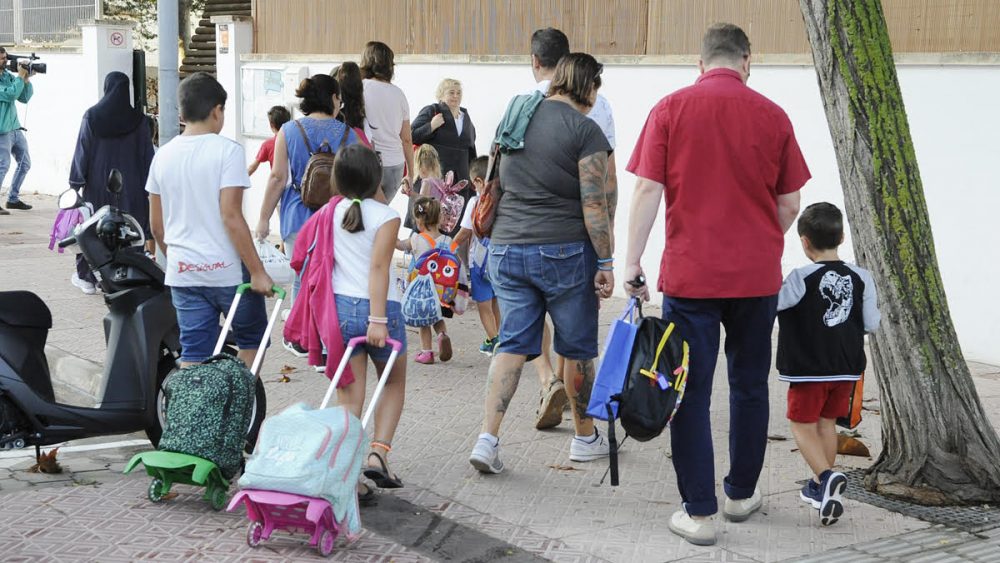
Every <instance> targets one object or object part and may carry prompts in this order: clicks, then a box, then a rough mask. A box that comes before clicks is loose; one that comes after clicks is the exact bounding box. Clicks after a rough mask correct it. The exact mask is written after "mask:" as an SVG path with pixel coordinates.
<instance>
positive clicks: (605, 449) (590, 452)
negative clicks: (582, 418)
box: [569, 427, 611, 461]
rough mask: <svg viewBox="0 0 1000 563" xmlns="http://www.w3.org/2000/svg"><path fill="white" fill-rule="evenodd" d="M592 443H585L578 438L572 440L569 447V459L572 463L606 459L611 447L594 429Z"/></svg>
mask: <svg viewBox="0 0 1000 563" xmlns="http://www.w3.org/2000/svg"><path fill="white" fill-rule="evenodd" d="M592 438H593V442H587V441H586V440H581V439H580V438H575V437H574V438H573V441H572V442H570V445H569V458H570V459H571V460H573V461H594V460H595V459H601V458H605V457H608V455H609V454H610V451H611V447H610V446H609V445H608V441H607V440H605V439H604V436H601V434H600V433H599V432H598V431H597V428H596V427H595V428H594V435H593V436H592Z"/></svg>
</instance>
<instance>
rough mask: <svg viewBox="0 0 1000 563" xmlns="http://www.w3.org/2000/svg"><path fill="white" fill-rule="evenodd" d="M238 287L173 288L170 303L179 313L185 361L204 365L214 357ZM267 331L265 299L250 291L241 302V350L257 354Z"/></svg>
mask: <svg viewBox="0 0 1000 563" xmlns="http://www.w3.org/2000/svg"><path fill="white" fill-rule="evenodd" d="M235 297H236V286H228V287H171V288H170V299H171V301H173V304H174V309H175V310H176V311H177V324H178V325H179V326H180V332H181V361H182V362H192V363H198V362H204V361H205V360H207V359H209V358H210V357H212V352H214V351H215V343H216V341H218V339H219V330H221V328H222V327H221V325H220V322H219V316H220V315H225V314H226V313H228V312H229V307H230V306H231V305H232V304H233V298H235ZM266 330H267V306H266V305H265V303H264V296H263V295H261V294H259V293H254V292H252V291H247V292H246V293H244V294H243V297H241V298H240V304H239V307H237V308H236V316H235V318H233V333H234V334H235V336H236V345H237V346H238V347H239V349H240V350H256V349H257V347H258V346H259V345H260V341H261V340H262V339H263V338H264V332H265V331H266Z"/></svg>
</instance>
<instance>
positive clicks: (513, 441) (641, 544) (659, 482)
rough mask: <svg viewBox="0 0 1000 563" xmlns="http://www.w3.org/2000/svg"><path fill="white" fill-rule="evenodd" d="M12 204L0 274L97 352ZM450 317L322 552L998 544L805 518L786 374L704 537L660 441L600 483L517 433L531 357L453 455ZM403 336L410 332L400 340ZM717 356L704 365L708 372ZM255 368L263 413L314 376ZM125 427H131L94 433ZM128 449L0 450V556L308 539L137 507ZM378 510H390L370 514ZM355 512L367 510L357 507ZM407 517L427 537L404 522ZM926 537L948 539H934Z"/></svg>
mask: <svg viewBox="0 0 1000 563" xmlns="http://www.w3.org/2000/svg"><path fill="white" fill-rule="evenodd" d="M28 201H30V202H31V203H32V204H36V203H37V204H38V208H37V209H36V210H35V211H32V212H29V213H21V212H14V214H13V215H11V216H9V217H0V263H2V264H3V265H4V268H3V269H2V270H0V287H4V288H11V289H13V288H18V289H29V290H31V291H35V292H36V293H38V294H39V295H41V296H42V297H43V298H44V299H45V300H46V302H47V303H48V304H49V306H50V308H51V309H52V311H53V317H54V322H55V325H56V326H55V327H54V328H53V331H52V332H51V334H50V339H49V341H50V343H51V344H52V345H54V346H57V347H59V348H62V349H65V350H67V351H70V352H72V353H74V354H77V355H79V356H82V357H85V358H87V359H89V360H92V361H95V362H100V361H102V357H103V350H104V343H103V333H102V330H101V325H100V323H101V318H102V317H103V315H104V312H105V308H104V305H103V302H102V300H101V298H100V297H88V296H84V295H82V294H81V293H80V292H79V291H78V290H76V289H75V288H73V287H72V286H70V284H69V275H70V273H71V272H72V257H71V256H70V255H61V256H60V255H57V254H56V253H54V252H50V251H49V250H48V249H47V248H46V246H47V238H48V232H49V229H50V228H51V223H52V218H53V217H54V210H53V206H54V203H53V200H52V199H41V198H28ZM621 307H622V303H621V302H620V301H612V302H610V303H607V304H606V305H605V307H604V309H603V310H602V323H603V324H604V325H605V329H606V326H607V325H608V324H609V323H610V320H611V318H612V317H613V316H614V314H615V313H616V312H618V311H620V309H621ZM449 327H450V330H449V331H450V333H451V334H452V337H453V339H454V342H455V348H456V354H455V359H454V360H452V361H451V362H449V363H447V364H438V365H435V366H420V365H417V364H414V363H412V362H411V363H410V365H409V369H408V371H409V373H408V382H407V404H406V408H405V410H404V414H403V418H402V420H401V422H400V427H399V431H398V434H397V437H396V440H395V444H394V451H393V459H394V470H395V471H396V472H398V474H399V475H400V476H401V478H402V479H403V481H404V482H405V483H406V488H405V489H403V490H401V491H399V492H398V493H395V494H393V497H392V498H391V499H390V498H384V499H383V502H381V503H380V507H379V508H377V509H374V511H373V512H370V513H367V514H368V515H369V518H368V519H369V520H370V521H371V522H372V524H370V525H369V526H368V528H369V529H368V530H366V532H365V534H364V535H363V536H362V538H361V539H360V540H359V541H358V542H357V543H356V544H354V545H353V546H351V547H350V548H348V549H344V550H342V551H338V552H337V554H336V555H335V558H337V559H338V560H340V559H343V560H353V561H361V560H364V561H390V560H393V561H411V560H422V559H423V558H425V557H426V558H431V559H449V558H452V557H451V556H450V555H449V554H448V553H449V552H448V551H447V550H448V549H451V547H450V545H451V544H449V543H448V540H447V538H442V537H439V536H443V534H438V533H437V532H440V531H441V530H442V529H448V530H453V531H456V532H455V533H459V532H461V533H470V534H471V533H479V534H484V535H483V536H476V537H480V538H482V537H488V538H492V539H494V540H499V541H500V542H502V544H501V545H505V546H509V550H507V551H504V550H501V551H490V552H489V553H491V554H492V555H491V556H490V557H489V558H490V559H494V558H505V559H508V560H518V559H522V558H525V557H527V558H530V557H531V556H537V557H543V558H546V559H553V560H559V561H616V562H617V561H622V562H624V561H668V560H669V561H672V560H684V561H781V560H786V559H792V558H800V557H808V556H814V557H816V558H815V559H806V560H810V561H812V560H815V561H856V560H862V559H863V558H864V557H869V558H872V559H873V560H875V559H877V560H883V561H884V560H891V559H888V558H889V557H890V556H897V557H900V558H902V559H900V560H904V559H905V560H907V561H909V560H911V559H910V557H911V556H910V555H908V553H909V552H907V551H906V547H905V546H907V545H921V546H923V547H922V548H921V549H922V553H924V554H925V555H929V554H930V553H931V552H930V551H928V549H930V547H936V548H941V547H942V546H943V547H945V548H947V555H948V556H949V557H953V558H959V559H955V560H962V561H1000V556H996V557H994V558H993V559H990V558H989V557H990V553H996V552H995V551H994V552H991V551H990V550H989V549H986V548H982V549H980V548H979V547H977V546H993V547H992V548H991V549H995V548H996V546H997V535H996V534H995V533H994V535H992V536H989V535H986V534H984V535H983V537H978V536H969V535H968V534H960V533H958V532H954V531H951V530H947V529H944V530H942V529H939V528H932V527H931V525H930V524H928V523H926V522H922V521H919V520H915V519H911V518H907V517H904V516H900V515H899V514H895V513H891V512H888V511H885V510H882V509H879V508H876V507H873V506H870V505H866V504H860V503H857V502H854V501H850V500H849V501H847V503H846V508H847V514H846V517H845V518H844V519H843V520H841V522H840V523H838V524H837V525H836V526H834V527H831V528H822V527H820V525H819V523H818V519H817V517H816V512H815V511H814V510H811V509H808V508H807V507H805V506H804V505H803V503H802V502H801V501H800V500H799V499H798V494H797V493H798V485H796V484H795V481H797V480H800V479H803V478H805V477H806V474H807V470H806V468H805V465H804V463H803V462H802V460H801V459H800V457H799V455H798V453H797V452H795V451H793V450H794V448H795V445H794V442H793V441H792V440H791V434H790V432H789V430H788V426H787V422H786V421H785V419H784V408H783V404H784V392H785V387H784V385H782V384H778V383H775V384H774V385H773V386H772V391H771V431H770V432H771V435H772V438H773V439H772V440H771V441H770V443H769V445H768V450H767V458H766V461H765V468H764V472H763V474H762V476H761V481H760V488H761V490H762V492H763V494H764V495H765V496H764V507H763V510H762V511H761V514H759V515H757V516H754V517H753V518H751V519H750V520H749V521H748V522H746V523H742V524H731V523H726V522H724V521H722V520H721V519H720V520H719V521H718V525H719V531H720V534H719V542H718V544H717V545H715V546H712V547H695V546H692V545H690V544H687V543H686V542H684V541H682V540H680V539H679V538H677V537H676V536H674V535H672V534H671V533H670V532H669V531H668V529H667V526H666V522H667V520H668V518H669V517H670V514H671V513H672V512H673V511H674V510H677V509H678V508H679V497H678V494H677V490H676V485H675V482H674V473H673V469H672V467H671V464H670V459H669V457H670V451H669V445H668V443H667V441H666V440H665V439H658V440H655V441H653V442H650V443H646V444H638V443H635V442H629V443H628V444H627V445H626V446H625V448H624V450H623V453H622V479H621V480H622V485H621V486H620V487H618V488H615V489H612V488H611V487H610V486H608V485H607V484H605V485H603V486H599V485H598V482H599V481H600V480H601V477H602V475H603V473H604V470H605V466H603V465H599V464H584V463H572V462H570V461H569V443H570V439H571V438H572V435H573V433H572V430H571V425H570V424H569V422H568V421H567V422H565V423H564V424H563V425H562V426H560V427H559V428H557V429H555V430H552V431H548V432H537V431H535V430H534V429H533V427H532V422H533V415H534V409H535V406H536V403H537V396H538V395H537V393H538V383H537V378H536V377H535V376H534V372H533V371H532V370H530V369H529V370H526V372H525V377H524V378H523V379H522V382H521V389H520V390H519V392H518V395H517V396H516V397H515V399H514V401H513V403H512V404H511V407H510V411H509V415H508V417H507V421H506V422H505V424H504V427H503V429H502V431H501V438H502V448H503V449H502V453H503V457H504V462H505V465H506V467H507V469H506V470H505V472H504V473H503V474H501V475H497V476H483V475H480V474H478V473H476V472H475V471H474V470H473V469H472V468H471V466H470V465H469V464H468V454H469V452H470V450H471V448H472V445H473V443H474V441H475V438H476V435H477V433H478V431H479V425H480V419H481V416H482V394H483V387H484V385H485V381H486V370H487V366H488V359H487V358H486V357H484V356H482V355H480V354H479V353H477V351H476V348H477V346H478V344H479V342H480V341H481V340H482V333H481V330H480V329H479V328H478V323H477V321H476V319H475V317H474V315H471V316H470V315H467V316H466V317H465V318H460V319H458V320H455V321H449ZM415 339H416V335H415V334H411V343H413V342H416V340H415ZM285 365H289V366H292V367H294V368H296V371H294V372H293V373H291V374H290V377H291V379H292V381H291V382H290V383H278V382H277V378H278V372H279V370H280V369H281V368H282V366H285ZM723 365H724V363H723V362H720V364H719V366H720V368H721V367H722V366H723ZM973 368H974V371H975V372H976V373H977V378H976V383H977V387H978V388H979V390H980V394H981V395H982V397H983V401H984V406H985V408H986V411H987V413H988V414H989V415H990V416H991V418H992V420H993V421H994V423H995V424H996V423H998V422H1000V369H998V368H995V367H991V366H982V365H974V366H973ZM262 377H263V378H264V380H265V382H266V388H267V393H268V406H269V411H270V412H271V413H275V412H278V411H280V410H281V409H283V408H285V407H287V406H288V405H290V404H292V403H294V402H297V401H302V400H306V401H314V400H316V397H317V396H321V393H322V391H323V390H324V389H325V379H323V378H321V377H319V376H317V375H316V374H315V373H314V372H312V371H311V370H309V369H306V368H305V366H304V364H303V363H302V361H301V360H298V359H296V358H293V357H292V356H290V355H289V354H287V353H286V352H285V351H284V350H282V349H280V348H278V347H272V352H271V354H270V355H269V357H268V359H267V361H266V362H265V364H264V371H263V375H262ZM866 392H867V395H868V396H869V397H870V398H876V397H877V395H876V393H877V389H876V386H875V385H870V386H868V389H866ZM727 396H728V388H727V386H726V378H725V377H724V372H723V371H721V370H720V372H719V373H718V374H717V376H716V389H715V394H714V396H713V407H712V416H713V422H714V429H713V435H714V436H715V440H716V454H717V455H716V475H717V478H718V479H719V480H720V481H721V476H722V475H724V474H725V469H726V461H727V453H726V452H727V448H726V441H727V431H726V427H727V424H728V423H727V420H728V413H727V409H726V408H725V405H726V399H727ZM871 404H872V405H877V403H871ZM566 416H567V418H568V416H569V414H568V413H567V415H566ZM860 432H861V435H862V440H864V441H865V442H866V443H867V444H868V445H869V446H870V448H871V450H872V453H873V455H877V453H878V451H879V448H880V443H879V419H878V416H877V415H875V414H873V413H866V419H865V421H864V422H863V423H862V425H861V427H860ZM137 437H141V436H129V437H118V438H111V439H109V440H121V439H135V438H137ZM137 449H141V448H137V447H132V448H125V449H118V450H111V451H106V452H102V453H100V454H92V453H86V452H79V453H67V454H65V456H63V455H60V459H61V460H62V461H63V463H64V465H66V466H67V468H68V469H69V470H70V471H71V473H70V474H69V475H68V476H67V475H63V476H39V475H31V474H27V473H25V471H24V469H26V467H27V466H28V465H30V463H31V462H30V460H27V459H24V458H21V459H10V458H9V457H8V458H6V459H5V458H4V457H2V455H0V468H5V469H4V471H6V474H4V473H3V472H2V471H0V494H3V497H2V501H3V502H0V523H2V524H4V526H5V530H6V532H7V533H6V534H4V535H3V536H0V538H2V539H0V553H4V554H5V556H4V559H5V560H11V559H10V557H14V556H16V557H21V558H23V559H24V560H29V559H30V560H40V559H45V558H46V557H47V558H50V559H51V560H53V561H54V560H59V561H69V560H97V561H113V560H114V561H117V560H133V559H145V558H156V559H167V560H178V561H186V560H198V559H205V560H218V561H227V560H233V561H236V560H249V558H251V557H252V558H253V559H254V560H281V559H282V558H292V559H295V560H304V559H306V558H308V557H311V556H312V553H314V552H312V551H310V550H308V549H306V548H305V547H304V545H303V542H302V540H303V536H296V537H295V538H292V539H281V540H273V541H271V542H270V543H268V544H266V547H264V546H262V547H261V548H258V549H257V550H255V551H251V550H250V549H249V548H247V547H246V544H245V541H244V531H245V526H246V520H245V518H243V517H242V516H241V515H238V514H226V513H215V512H212V511H211V510H210V509H209V508H208V507H207V505H206V504H205V503H204V502H203V501H201V500H199V499H198V498H197V497H195V496H194V495H193V494H189V493H193V492H194V491H193V490H191V489H184V488H179V489H178V491H180V492H181V493H182V494H181V495H180V496H179V497H178V498H176V499H174V500H172V501H168V502H166V503H164V504H162V505H152V504H150V503H149V502H148V501H147V500H145V488H146V485H147V480H146V478H145V477H141V476H138V477H133V476H128V477H124V476H121V475H119V474H118V473H117V471H120V468H121V465H122V464H123V463H124V461H125V460H126V459H127V458H128V457H129V456H130V454H131V453H132V452H133V451H135V450H137ZM841 459H842V460H843V463H844V464H845V466H846V467H865V466H867V465H869V464H870V463H871V461H870V460H869V459H868V458H841ZM95 482H96V484H94V483H95ZM720 491H721V484H720ZM720 494H721V492H720ZM397 501H398V502H397ZM404 501H405V503H404V504H399V503H403V502H404ZM401 506H405V507H411V508H407V509H405V510H404V509H402V508H400V507H401ZM413 507H415V508H413ZM391 510H398V511H399V513H398V514H395V515H394V516H393V515H391V514H388V515H387V512H386V511H391ZM417 513H421V514H417ZM428 514H429V515H431V516H433V518H432V519H431V521H430V522H431V523H430V524H426V525H425V523H423V521H420V522H421V523H420V524H419V526H425V527H427V528H428V530H423V529H422V528H421V531H420V532H421V533H418V534H414V535H412V537H411V536H410V535H406V534H403V532H400V531H399V530H394V529H393V527H392V526H388V525H386V526H384V527H378V526H377V525H376V523H377V522H382V521H384V520H386V519H387V518H390V516H392V517H395V518H396V519H397V521H398V524H399V525H398V526H397V527H398V528H399V529H400V530H402V529H405V528H406V527H407V526H408V525H409V526H411V527H413V526H416V524H413V522H414V520H413V517H417V516H419V517H421V518H423V517H425V516H427V515H428ZM362 518H363V520H364V519H366V514H365V513H363V515H362ZM390 520H391V518H390ZM424 531H426V534H425V535H426V537H422V536H421V534H423V533H424ZM935 534H937V535H935ZM942 534H943V535H942ZM473 535H474V534H473ZM470 537H472V536H470ZM435 538H437V539H435ZM928 538H938V539H939V540H940V541H947V542H948V543H947V544H940V543H939V544H934V541H932V540H930V539H928ZM957 538H961V539H962V544H961V546H959V544H958V543H955V542H957V541H958V539H957ZM418 540H419V541H418ZM431 540H433V541H431ZM477 541H478V540H477ZM435 542H436V543H435ZM990 542H992V543H990ZM486 543H488V542H486ZM435 546H437V547H435ZM880 546H881V547H880ZM956 546H958V547H956ZM962 546H964V547H963V548H962V549H959V547H962ZM953 547H954V549H952V548H953ZM966 548H967V549H966ZM490 549H493V548H490ZM894 549H897V550H898V551H893V550H894ZM977 549H978V550H979V551H977ZM880 550H882V551H880ZM935 553H936V552H935ZM463 557H464V556H463ZM942 557H944V555H943V554H942ZM269 558H270V559H269Z"/></svg>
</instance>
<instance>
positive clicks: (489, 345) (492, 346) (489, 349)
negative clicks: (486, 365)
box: [479, 336, 500, 356]
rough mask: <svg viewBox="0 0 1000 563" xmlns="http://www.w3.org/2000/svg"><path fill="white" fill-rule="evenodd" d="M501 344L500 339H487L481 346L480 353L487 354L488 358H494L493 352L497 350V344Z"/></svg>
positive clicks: (495, 337) (496, 337) (497, 337)
mask: <svg viewBox="0 0 1000 563" xmlns="http://www.w3.org/2000/svg"><path fill="white" fill-rule="evenodd" d="M499 343H500V337H499V336H494V337H493V338H487V339H486V340H484V341H483V343H482V345H480V346H479V352H480V353H482V354H486V355H487V356H492V355H493V351H494V350H496V347H497V344H499Z"/></svg>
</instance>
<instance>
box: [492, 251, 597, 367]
mask: <svg viewBox="0 0 1000 563" xmlns="http://www.w3.org/2000/svg"><path fill="white" fill-rule="evenodd" d="M487 268H488V270H487V271H488V273H489V277H490V282H491V283H492V284H493V291H494V293H496V296H497V302H498V303H499V305H500V316H501V320H500V344H499V346H498V347H497V352H502V353H506V354H517V355H520V356H527V357H528V360H533V359H534V358H536V357H538V355H539V354H541V352H542V327H543V326H544V324H545V313H548V314H549V316H550V317H552V324H553V326H554V328H555V333H554V336H553V344H554V348H555V351H556V353H557V354H559V355H560V356H562V357H564V358H568V359H570V360H592V359H594V358H596V357H597V294H596V293H594V276H595V275H596V274H597V254H596V253H594V247H593V246H591V244H590V241H578V242H567V243H561V244H496V243H491V244H490V248H489V258H488V259H487Z"/></svg>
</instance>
